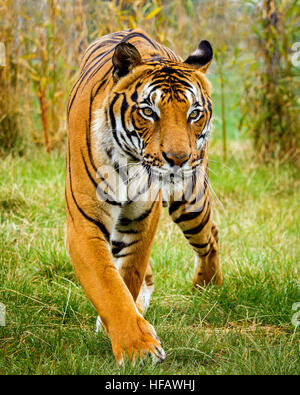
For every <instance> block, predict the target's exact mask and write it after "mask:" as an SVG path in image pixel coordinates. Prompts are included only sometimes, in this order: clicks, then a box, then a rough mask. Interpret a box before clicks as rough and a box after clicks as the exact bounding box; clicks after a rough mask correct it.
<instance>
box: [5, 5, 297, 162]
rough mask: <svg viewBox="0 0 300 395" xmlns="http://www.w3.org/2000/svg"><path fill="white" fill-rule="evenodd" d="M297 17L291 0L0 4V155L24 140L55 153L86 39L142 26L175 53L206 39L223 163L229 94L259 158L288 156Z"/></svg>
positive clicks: (293, 142)
mask: <svg viewBox="0 0 300 395" xmlns="http://www.w3.org/2000/svg"><path fill="white" fill-rule="evenodd" d="M258 4H259V5H258ZM272 7H273V8H272ZM274 7H275V8H274ZM274 9H275V11H274ZM299 12H300V7H299V6H298V4H297V1H290V0H289V1H288V0H277V1H274V0H264V1H263V2H262V3H258V2H256V1H253V0H252V1H250V0H249V1H238V2H237V1H233V0H227V1H221V0H214V1H207V0H201V1H200V0H199V1H196V0H172V1H166V0H151V1H146V0H135V1H131V0H111V1H104V0H95V1H87V0H64V1H61V0H41V1H39V2H36V1H33V0H20V1H14V0H0V13H1V21H0V22H1V24H0V33H1V35H0V37H1V41H2V42H4V44H5V47H6V67H1V66H0V90H1V97H0V150H1V151H2V152H4V151H7V150H11V149H14V150H16V151H17V152H22V151H23V150H24V148H26V147H27V146H28V145H32V143H36V144H44V145H45V146H46V148H47V150H48V151H49V152H50V151H51V149H54V148H56V147H64V141H65V137H66V124H65V107H66V100H67V96H68V93H69V91H70V89H71V87H72V85H73V83H74V81H75V79H76V77H77V70H78V66H79V63H80V60H81V57H82V54H83V51H84V50H85V48H86V47H87V45H88V43H89V42H91V41H93V40H94V39H96V38H97V37H99V36H102V35H105V34H108V33H110V32H113V31H117V30H121V29H127V28H135V27H142V28H143V29H144V30H145V31H147V32H148V33H149V34H150V35H152V37H154V38H155V39H157V40H158V41H160V42H162V43H163V44H166V45H167V46H169V47H171V48H172V49H174V50H176V51H177V52H178V53H179V54H180V55H181V56H182V57H185V56H186V55H188V54H189V53H190V52H191V51H192V50H194V49H195V47H196V45H197V44H198V42H199V41H200V39H209V40H210V41H211V42H212V44H213V47H214V50H215V59H216V62H215V65H214V67H213V69H214V75H213V78H214V82H215V88H216V89H217V90H218V91H220V97H219V99H220V101H219V104H218V106H219V107H220V119H221V122H220V124H219V126H220V128H221V130H222V140H223V150H224V157H225V159H226V155H227V152H226V139H227V134H228V130H229V129H230V125H229V126H228V124H227V123H228V122H227V114H228V112H229V111H231V109H229V108H228V106H227V100H228V96H232V95H233V96H234V97H235V99H236V104H237V105H239V103H241V104H242V107H241V112H239V113H238V118H239V119H240V120H241V123H240V125H244V126H245V131H246V133H249V135H252V136H253V137H254V141H255V143H256V149H257V152H258V154H260V157H261V158H263V157H267V156H268V155H265V153H266V152H269V154H270V155H269V157H276V156H278V157H282V158H284V159H289V158H290V157H291V158H295V157H296V156H297V153H298V150H299V133H300V132H299V130H300V127H299V103H298V101H297V89H298V88H299V78H297V74H299V73H298V71H299V70H298V69H297V67H294V66H293V65H292V64H291V61H290V48H291V46H292V44H293V43H294V41H296V34H297V31H298V30H299ZM274 18H275V19H274ZM274 20H275V22H274ZM233 77H234V78H233ZM239 119H238V120H239ZM238 120H237V121H238ZM229 133H230V130H229ZM229 137H230V136H229ZM281 151H282V152H281Z"/></svg>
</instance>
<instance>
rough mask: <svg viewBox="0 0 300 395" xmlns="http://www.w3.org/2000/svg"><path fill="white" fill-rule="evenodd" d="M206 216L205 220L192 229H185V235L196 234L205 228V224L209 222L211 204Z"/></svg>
mask: <svg viewBox="0 0 300 395" xmlns="http://www.w3.org/2000/svg"><path fill="white" fill-rule="evenodd" d="M204 218H205V219H204V221H203V222H202V223H201V224H200V225H198V226H195V227H194V228H191V229H187V230H184V231H183V233H184V234H185V235H196V234H197V233H200V232H201V230H202V229H203V228H204V226H205V225H206V224H207V223H208V221H209V219H210V205H209V204H208V207H207V211H206V213H205V216H204Z"/></svg>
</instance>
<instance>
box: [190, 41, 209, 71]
mask: <svg viewBox="0 0 300 395" xmlns="http://www.w3.org/2000/svg"><path fill="white" fill-rule="evenodd" d="M212 59H213V49H212V46H211V45H210V43H209V42H208V41H206V40H203V41H201V42H200V44H199V45H198V48H197V49H196V51H194V52H193V53H191V54H190V56H189V57H188V58H187V59H186V60H185V61H184V63H187V64H189V65H190V66H192V67H194V68H195V69H199V70H200V71H202V73H206V71H207V69H208V68H209V66H210V64H211V62H212Z"/></svg>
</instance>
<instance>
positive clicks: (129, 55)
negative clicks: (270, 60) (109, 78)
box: [112, 43, 142, 82]
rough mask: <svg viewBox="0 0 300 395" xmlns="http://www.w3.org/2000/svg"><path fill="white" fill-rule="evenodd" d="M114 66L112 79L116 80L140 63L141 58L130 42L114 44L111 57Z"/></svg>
mask: <svg viewBox="0 0 300 395" xmlns="http://www.w3.org/2000/svg"><path fill="white" fill-rule="evenodd" d="M112 63H113V66H114V70H113V79H114V81H115V82H117V81H118V80H119V79H120V78H122V77H124V76H125V75H127V74H128V73H130V72H131V70H132V69H133V68H134V67H135V66H137V65H139V64H141V63H142V58H141V55H140V53H139V51H138V50H137V49H136V47H135V46H134V45H132V44H130V43H120V44H118V45H117V46H116V48H115V52H114V54H113V57H112Z"/></svg>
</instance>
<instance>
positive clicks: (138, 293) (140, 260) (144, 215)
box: [111, 196, 162, 314]
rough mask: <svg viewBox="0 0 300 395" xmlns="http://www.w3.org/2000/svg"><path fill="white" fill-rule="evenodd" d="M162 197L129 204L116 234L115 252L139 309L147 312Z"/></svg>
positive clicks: (119, 266) (116, 260)
mask: <svg viewBox="0 0 300 395" xmlns="http://www.w3.org/2000/svg"><path fill="white" fill-rule="evenodd" d="M161 207H162V203H161V196H159V197H158V198H157V200H154V201H153V202H152V201H150V202H139V201H137V202H132V203H131V204H130V205H129V206H127V207H125V208H124V209H123V210H122V212H121V216H120V220H119V222H118V224H117V226H116V228H115V230H114V232H113V235H112V241H111V244H112V248H111V251H112V255H113V257H114V262H115V265H116V267H117V268H118V270H119V272H120V274H121V276H122V278H123V280H124V282H125V284H126V285H127V287H128V289H129V291H130V293H131V295H132V297H133V299H134V301H135V302H136V305H137V308H138V310H139V311H140V313H142V314H144V313H145V311H146V310H147V308H148V306H149V303H150V298H151V294H152V291H153V275H152V271H151V266H150V253H151V248H152V244H153V240H154V236H155V233H156V230H157V226H158V222H159V218H160V214H161Z"/></svg>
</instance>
